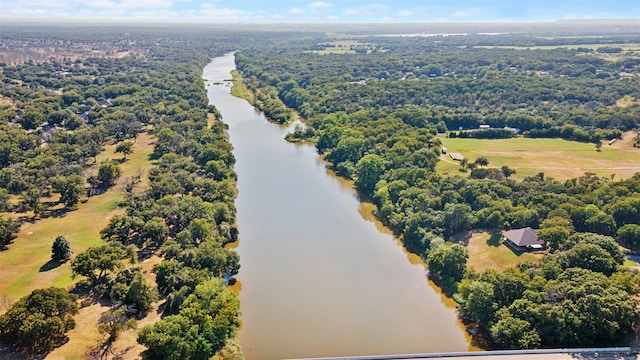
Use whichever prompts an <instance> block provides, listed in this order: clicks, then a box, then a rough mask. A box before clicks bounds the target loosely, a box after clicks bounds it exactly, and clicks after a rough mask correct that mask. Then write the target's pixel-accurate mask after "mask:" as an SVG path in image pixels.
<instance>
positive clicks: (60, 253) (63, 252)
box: [51, 235, 73, 261]
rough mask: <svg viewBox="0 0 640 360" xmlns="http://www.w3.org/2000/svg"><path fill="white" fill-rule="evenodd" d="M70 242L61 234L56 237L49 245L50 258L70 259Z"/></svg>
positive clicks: (57, 259)
mask: <svg viewBox="0 0 640 360" xmlns="http://www.w3.org/2000/svg"><path fill="white" fill-rule="evenodd" d="M72 254H73V251H71V244H70V243H69V240H67V238H65V237H64V236H62V235H59V236H58V237H56V239H55V240H54V241H53V245H52V247H51V260H54V261H67V260H70V259H71V255H72Z"/></svg>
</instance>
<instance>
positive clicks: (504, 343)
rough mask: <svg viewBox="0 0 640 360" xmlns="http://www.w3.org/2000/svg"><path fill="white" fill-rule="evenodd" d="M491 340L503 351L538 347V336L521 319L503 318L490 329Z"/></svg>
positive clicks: (529, 325)
mask: <svg viewBox="0 0 640 360" xmlns="http://www.w3.org/2000/svg"><path fill="white" fill-rule="evenodd" d="M491 338H492V339H493V341H495V342H496V344H497V345H498V346H499V347H500V348H503V349H532V348H537V347H538V346H540V341H541V339H540V334H538V332H537V331H536V330H535V329H533V327H532V326H531V324H530V323H529V322H528V321H526V320H522V319H518V318H515V319H514V318H512V317H505V318H502V319H500V320H498V322H497V323H496V324H495V325H493V326H492V327H491Z"/></svg>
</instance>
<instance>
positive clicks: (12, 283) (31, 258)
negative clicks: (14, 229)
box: [0, 133, 154, 301]
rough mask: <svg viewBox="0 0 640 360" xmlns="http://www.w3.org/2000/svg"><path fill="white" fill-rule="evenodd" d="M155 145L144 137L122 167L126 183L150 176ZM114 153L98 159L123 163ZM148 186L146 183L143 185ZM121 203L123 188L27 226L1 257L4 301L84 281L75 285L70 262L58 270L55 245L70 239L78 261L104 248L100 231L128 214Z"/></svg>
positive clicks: (0, 293) (0, 290)
mask: <svg viewBox="0 0 640 360" xmlns="http://www.w3.org/2000/svg"><path fill="white" fill-rule="evenodd" d="M153 140H154V138H153V137H152V136H151V135H149V134H147V133H143V134H140V136H138V139H137V140H136V142H135V143H134V146H133V153H132V154H130V155H129V156H128V157H127V160H126V161H125V162H123V163H122V164H121V165H120V167H121V170H122V176H121V178H120V180H122V179H123V178H125V177H129V176H134V175H136V173H137V172H139V171H143V172H144V173H145V174H146V171H147V170H148V169H149V168H150V166H151V161H150V159H149V155H150V154H151V152H152V151H153ZM114 150H115V144H114V145H108V146H106V147H105V151H104V152H103V153H102V154H101V155H100V156H99V157H98V163H100V162H101V161H103V160H107V159H122V154H115V153H114ZM143 179H146V176H143ZM144 184H146V180H143V185H144ZM120 199H122V193H121V190H120V184H116V185H115V186H113V187H112V188H111V189H109V190H108V191H106V192H105V193H103V194H100V195H97V196H92V197H91V198H89V199H88V201H86V202H85V203H80V204H79V207H78V209H77V210H75V211H70V212H66V213H63V214H62V215H61V216H59V217H48V218H43V219H38V220H36V221H35V222H33V223H31V222H25V223H24V224H22V227H21V228H20V232H19V233H18V237H17V238H16V239H15V240H14V241H13V243H11V244H10V245H9V246H8V249H7V250H4V251H0V279H2V281H0V297H4V296H6V297H7V298H9V299H11V300H14V301H15V300H17V299H18V298H20V297H22V296H24V295H27V294H28V293H30V292H31V291H33V290H34V289H37V288H43V287H48V286H59V287H63V288H68V287H70V286H71V285H72V284H73V283H74V282H75V281H76V280H79V279H76V280H74V279H72V277H71V267H70V264H69V262H67V263H65V264H62V265H60V266H57V267H55V264H54V263H52V262H50V261H49V260H50V259H51V245H52V244H53V240H54V239H55V238H56V236H58V235H63V236H65V237H66V238H67V239H68V240H69V242H70V243H71V248H72V250H73V252H74V255H77V254H79V253H81V252H83V251H84V250H85V249H87V248H88V247H90V246H96V245H99V244H101V243H102V240H101V239H100V230H101V229H102V228H104V227H105V226H106V225H107V223H108V222H109V219H110V218H111V217H112V216H113V215H115V214H119V213H123V212H124V209H123V208H120V207H119V206H118V202H119V201H120ZM27 215H29V216H30V214H27Z"/></svg>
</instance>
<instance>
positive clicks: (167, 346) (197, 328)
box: [138, 279, 240, 360]
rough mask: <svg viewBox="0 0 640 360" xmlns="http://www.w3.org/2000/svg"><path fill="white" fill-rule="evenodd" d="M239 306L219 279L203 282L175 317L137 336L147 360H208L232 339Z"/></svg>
mask: <svg viewBox="0 0 640 360" xmlns="http://www.w3.org/2000/svg"><path fill="white" fill-rule="evenodd" d="M239 307H240V303H239V301H238V298H237V297H236V296H235V295H234V294H232V293H231V292H230V291H229V289H227V287H226V286H224V282H223V281H222V280H221V279H215V280H210V281H206V282H204V283H202V284H200V285H198V286H197V287H196V288H195V291H194V293H193V294H191V295H189V296H188V297H187V298H186V299H185V301H184V302H183V303H182V306H181V310H180V313H179V314H178V315H171V316H167V317H165V318H164V319H162V320H160V321H158V322H156V323H155V324H154V325H151V326H145V327H144V328H142V330H140V332H139V333H138V342H139V343H140V344H143V345H145V346H146V347H147V348H148V349H149V350H148V352H147V355H148V358H149V359H151V360H155V359H167V360H178V359H203V360H204V359H209V358H210V357H211V356H213V355H214V354H215V353H216V352H217V351H218V350H220V349H222V348H223V347H224V345H225V343H226V342H227V340H229V339H232V338H233V337H234V336H235V331H236V329H237V327H238V325H239V321H238V311H239Z"/></svg>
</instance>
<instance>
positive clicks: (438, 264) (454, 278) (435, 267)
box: [427, 243, 469, 288]
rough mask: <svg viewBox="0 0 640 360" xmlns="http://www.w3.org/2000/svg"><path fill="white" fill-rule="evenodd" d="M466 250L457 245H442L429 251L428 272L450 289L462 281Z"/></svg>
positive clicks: (465, 265) (465, 263)
mask: <svg viewBox="0 0 640 360" xmlns="http://www.w3.org/2000/svg"><path fill="white" fill-rule="evenodd" d="M468 257H469V255H468V254H467V249H466V248H465V247H464V246H462V245H458V244H452V243H444V244H442V245H440V246H437V247H436V248H434V249H432V250H431V251H429V255H428V256H427V266H428V267H429V271H431V272H433V273H434V274H436V275H438V276H440V278H442V280H443V281H444V283H445V284H446V285H447V286H449V287H450V288H451V287H453V286H454V285H455V284H456V283H458V282H460V280H462V277H463V276H464V272H465V270H466V268H467V259H468Z"/></svg>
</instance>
